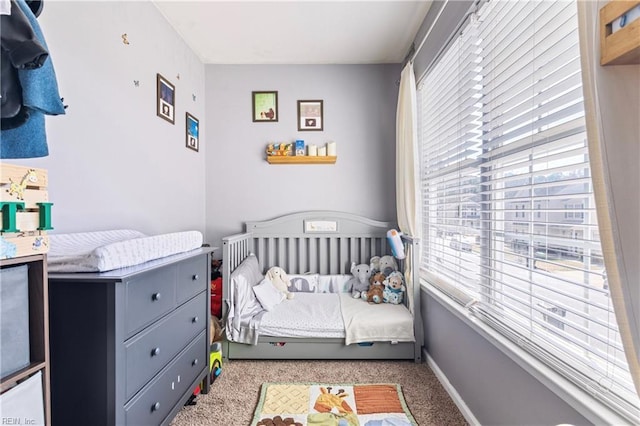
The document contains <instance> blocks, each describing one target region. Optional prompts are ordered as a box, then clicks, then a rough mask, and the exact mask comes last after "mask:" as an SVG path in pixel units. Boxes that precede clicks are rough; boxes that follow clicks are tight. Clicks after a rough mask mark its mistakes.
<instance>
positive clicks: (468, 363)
mask: <svg viewBox="0 0 640 426" xmlns="http://www.w3.org/2000/svg"><path fill="white" fill-rule="evenodd" d="M421 297H422V299H421V308H422V318H423V321H424V330H425V348H426V350H427V352H428V353H429V355H430V356H431V358H432V359H433V360H434V361H435V363H436V364H437V365H438V367H439V368H440V369H441V370H442V372H443V373H444V374H445V375H446V377H447V379H448V380H449V382H450V383H451V385H452V386H453V387H454V388H455V389H456V391H457V392H458V394H459V395H460V397H461V398H462V399H463V400H464V402H465V404H466V405H467V407H468V408H469V410H470V411H471V412H472V413H473V415H474V416H475V418H476V419H477V420H478V421H479V423H480V424H483V425H505V426H506V425H509V426H511V425H557V424H571V425H576V426H578V425H589V424H592V423H591V422H589V421H588V420H587V419H585V418H584V417H583V416H582V415H580V414H579V413H578V412H577V411H575V410H574V409H573V408H571V407H570V406H569V405H567V403H566V402H564V401H563V400H562V399H560V398H559V397H558V396H556V395H555V394H554V393H553V392H551V391H550V390H549V389H548V388H547V387H546V386H545V385H543V384H542V383H540V382H539V381H538V380H537V379H535V378H533V377H532V376H531V375H530V374H529V373H528V372H526V371H525V370H524V369H522V368H521V367H520V366H519V365H518V364H516V363H515V362H514V361H513V360H511V359H510V358H509V357H508V356H506V355H505V354H504V353H503V352H501V351H500V350H499V349H498V348H496V347H495V346H494V345H493V344H492V343H491V342H489V341H488V340H487V339H485V338H484V337H483V336H481V335H480V334H478V333H477V332H476V331H475V330H473V329H472V328H471V327H469V326H468V325H467V324H465V323H464V322H463V321H462V320H460V319H459V318H458V317H457V316H455V315H454V314H453V313H452V312H450V311H449V310H448V309H447V308H446V307H444V306H443V305H442V304H441V303H440V302H438V301H437V300H436V299H435V298H434V297H433V296H431V295H430V294H427V291H426V290H425V289H422V292H421Z"/></svg>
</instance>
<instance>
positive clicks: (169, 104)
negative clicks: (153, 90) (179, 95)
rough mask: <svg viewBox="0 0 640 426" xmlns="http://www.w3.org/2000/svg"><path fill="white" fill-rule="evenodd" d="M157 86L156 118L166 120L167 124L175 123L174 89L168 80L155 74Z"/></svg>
mask: <svg viewBox="0 0 640 426" xmlns="http://www.w3.org/2000/svg"><path fill="white" fill-rule="evenodd" d="M156 85H157V94H156V97H157V100H156V105H157V107H156V108H157V111H156V114H157V115H158V117H160V118H163V119H165V120H167V121H168V122H169V123H171V124H174V123H175V112H176V111H175V99H176V87H175V86H174V85H173V84H171V82H170V81H169V80H167V79H166V78H164V77H163V76H161V75H160V74H156Z"/></svg>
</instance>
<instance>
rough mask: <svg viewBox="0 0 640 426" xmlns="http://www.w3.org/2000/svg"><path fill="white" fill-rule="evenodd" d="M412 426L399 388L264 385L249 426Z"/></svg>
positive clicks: (362, 385)
mask: <svg viewBox="0 0 640 426" xmlns="http://www.w3.org/2000/svg"><path fill="white" fill-rule="evenodd" d="M281 425H286V426H289V425H296V426H303V425H304V426H307V425H308V426H414V425H417V423H416V421H415V419H414V418H413V416H412V415H411V412H410V411H409V409H408V407H407V404H406V402H405V400H404V396H403V395H402V390H401V389H400V385H397V384H391V383H376V384H313V383H264V384H263V385H262V390H261V392H260V400H259V401H258V407H257V408H256V411H255V414H254V416H253V422H252V423H251V426H281Z"/></svg>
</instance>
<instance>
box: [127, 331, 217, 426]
mask: <svg viewBox="0 0 640 426" xmlns="http://www.w3.org/2000/svg"><path fill="white" fill-rule="evenodd" d="M206 357H207V335H206V333H205V332H202V333H201V334H199V335H198V337H197V338H196V339H195V340H194V341H193V342H192V343H191V344H190V345H189V346H188V347H187V348H186V349H185V350H184V352H182V353H181V354H180V356H179V357H178V358H176V359H175V360H174V361H172V362H171V363H170V364H169V365H168V366H167V368H166V369H164V370H163V371H162V372H161V373H160V375H158V377H156V378H155V379H153V381H152V382H151V383H149V386H147V387H146V388H145V389H144V390H143V391H142V392H141V393H140V394H138V395H136V396H135V397H134V398H133V399H132V400H131V401H130V402H129V403H128V404H127V405H126V406H125V408H124V409H125V418H126V423H127V424H128V425H136V426H139V425H159V424H160V423H162V421H163V420H164V419H165V417H166V416H167V414H169V412H170V411H171V409H172V408H173V407H174V406H175V404H176V403H177V402H178V400H179V399H180V397H181V396H183V395H184V394H185V392H186V391H188V390H189V386H190V385H191V383H192V382H193V381H194V380H195V379H196V378H197V377H198V374H200V373H201V372H202V369H203V368H204V367H205V366H206Z"/></svg>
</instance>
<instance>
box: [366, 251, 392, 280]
mask: <svg viewBox="0 0 640 426" xmlns="http://www.w3.org/2000/svg"><path fill="white" fill-rule="evenodd" d="M370 268H371V274H375V273H376V272H382V273H383V274H385V275H386V276H389V275H390V274H391V273H392V272H395V271H397V270H398V264H397V263H396V260H395V259H394V258H393V256H382V257H380V256H373V257H372V258H371V261H370Z"/></svg>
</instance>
